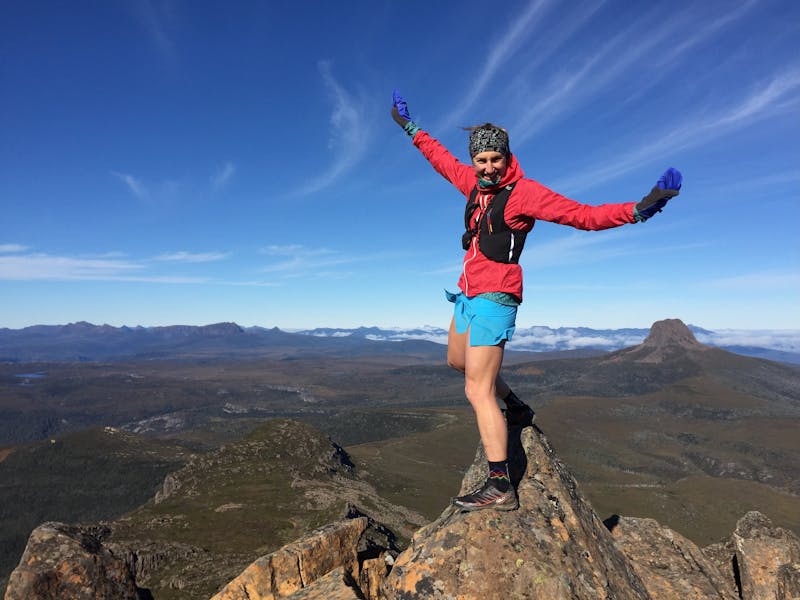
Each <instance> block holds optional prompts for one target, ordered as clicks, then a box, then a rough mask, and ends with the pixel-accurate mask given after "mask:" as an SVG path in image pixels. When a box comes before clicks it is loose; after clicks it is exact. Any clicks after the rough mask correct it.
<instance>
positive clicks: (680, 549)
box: [606, 515, 739, 600]
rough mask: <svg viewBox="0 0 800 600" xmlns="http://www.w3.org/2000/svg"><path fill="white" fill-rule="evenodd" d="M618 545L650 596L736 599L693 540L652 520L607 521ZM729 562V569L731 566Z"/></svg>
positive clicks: (616, 518)
mask: <svg viewBox="0 0 800 600" xmlns="http://www.w3.org/2000/svg"><path fill="white" fill-rule="evenodd" d="M606 526H607V527H608V528H609V530H610V531H611V533H612V535H613V536H614V539H615V540H616V542H617V544H618V545H619V546H620V548H621V549H622V551H623V553H624V554H625V556H627V557H628V559H629V560H630V561H631V564H632V565H633V568H634V570H635V571H636V573H637V574H638V575H639V578H640V579H641V580H642V583H644V586H645V587H646V588H647V591H648V592H649V593H650V596H651V597H652V598H657V599H663V600H667V599H674V600H714V599H717V600H737V599H738V598H739V595H738V593H737V592H736V591H734V587H733V585H732V581H730V580H729V579H726V578H725V576H724V575H723V573H722V572H720V570H719V568H718V566H717V564H716V563H715V562H714V561H712V560H711V559H710V558H709V557H707V556H706V555H705V554H704V553H703V551H702V550H700V548H698V547H697V546H696V545H695V544H694V542H692V541H690V540H688V539H686V538H685V537H683V536H682V535H680V534H679V533H677V532H675V531H673V530H671V529H669V528H668V527H663V526H662V525H660V524H659V523H658V521H656V520H654V519H637V518H631V517H619V516H616V515H615V516H614V517H612V518H610V519H607V520H606ZM730 566H731V565H730V562H729V563H728V568H729V569H730Z"/></svg>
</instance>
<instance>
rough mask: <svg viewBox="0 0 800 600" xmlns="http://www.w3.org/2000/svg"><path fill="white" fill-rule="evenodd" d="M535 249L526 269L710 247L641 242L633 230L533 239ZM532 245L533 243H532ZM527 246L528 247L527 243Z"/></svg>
mask: <svg viewBox="0 0 800 600" xmlns="http://www.w3.org/2000/svg"><path fill="white" fill-rule="evenodd" d="M531 244H532V245H535V250H532V251H530V252H526V253H523V255H522V259H521V264H522V266H523V268H525V269H536V268H549V267H557V266H563V265H568V264H589V263H594V262H601V261H604V260H610V259H614V258H619V257H630V256H634V255H635V256H643V255H645V254H660V253H675V252H676V251H679V250H694V249H697V248H702V247H704V246H707V245H708V243H707V242H691V243H687V244H680V245H672V246H663V245H662V246H654V245H652V244H647V245H644V246H643V245H642V244H641V242H640V241H639V240H638V239H637V236H635V235H631V232H630V231H619V230H618V231H605V232H603V234H602V235H591V234H589V233H587V232H573V231H570V232H569V233H567V234H566V235H564V236H559V237H557V238H555V239H551V240H548V241H545V242H539V240H536V239H534V240H532V241H531ZM532 247H533V246H532ZM526 248H527V246H526Z"/></svg>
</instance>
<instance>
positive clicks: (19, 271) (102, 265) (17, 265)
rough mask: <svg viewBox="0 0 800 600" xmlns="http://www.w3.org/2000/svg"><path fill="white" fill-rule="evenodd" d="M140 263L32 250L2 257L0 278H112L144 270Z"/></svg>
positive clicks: (66, 279) (19, 279) (21, 279)
mask: <svg viewBox="0 0 800 600" xmlns="http://www.w3.org/2000/svg"><path fill="white" fill-rule="evenodd" d="M142 269H143V266H142V265H141V264H138V263H135V262H130V261H125V260H111V259H107V258H80V257H69V256H53V255H50V254H41V253H32V254H24V255H13V256H0V280H16V281H33V280H59V281H68V280H86V279H110V278H117V277H121V276H126V275H129V274H131V273H135V272H137V271H141V270H142Z"/></svg>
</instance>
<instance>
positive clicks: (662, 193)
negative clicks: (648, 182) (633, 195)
mask: <svg viewBox="0 0 800 600" xmlns="http://www.w3.org/2000/svg"><path fill="white" fill-rule="evenodd" d="M682 184H683V175H681V172H680V171H678V169H675V168H673V167H670V168H669V169H667V170H666V171H664V174H663V175H662V176H661V177H659V178H658V181H657V182H656V185H655V187H654V188H653V189H652V190H650V193H649V194H647V196H645V197H644V198H642V199H641V201H640V202H638V203H637V204H636V206H635V207H634V209H633V216H634V218H635V219H636V220H637V221H639V222H643V221H647V219H649V218H651V217H652V216H653V215H654V214H656V213H659V212H661V209H663V208H664V207H665V206H666V205H667V202H669V200H670V198H674V197H675V196H677V195H678V194H679V193H680V189H681V185H682Z"/></svg>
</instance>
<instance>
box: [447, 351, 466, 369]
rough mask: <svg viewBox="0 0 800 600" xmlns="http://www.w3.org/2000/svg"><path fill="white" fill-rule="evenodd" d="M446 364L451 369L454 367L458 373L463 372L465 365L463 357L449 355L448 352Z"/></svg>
mask: <svg viewBox="0 0 800 600" xmlns="http://www.w3.org/2000/svg"><path fill="white" fill-rule="evenodd" d="M447 366H448V367H450V368H451V369H455V370H456V371H458V372H459V373H463V372H464V369H465V367H466V365H465V361H464V357H463V356H462V357H459V356H455V355H453V356H451V355H450V354H449V353H448V355H447Z"/></svg>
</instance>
